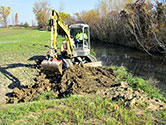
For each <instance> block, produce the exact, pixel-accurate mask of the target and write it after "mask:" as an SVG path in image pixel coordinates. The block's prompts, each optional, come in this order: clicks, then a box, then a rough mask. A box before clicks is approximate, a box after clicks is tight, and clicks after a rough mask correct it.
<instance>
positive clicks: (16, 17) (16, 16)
mask: <svg viewBox="0 0 166 125" xmlns="http://www.w3.org/2000/svg"><path fill="white" fill-rule="evenodd" d="M15 25H18V13H16V14H15Z"/></svg>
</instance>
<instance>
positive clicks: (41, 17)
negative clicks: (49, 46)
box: [33, 1, 51, 29]
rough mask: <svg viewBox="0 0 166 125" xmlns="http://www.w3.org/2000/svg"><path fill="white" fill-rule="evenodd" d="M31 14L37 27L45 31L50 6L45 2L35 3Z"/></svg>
mask: <svg viewBox="0 0 166 125" xmlns="http://www.w3.org/2000/svg"><path fill="white" fill-rule="evenodd" d="M33 12H34V14H35V16H36V19H37V23H38V26H40V27H41V28H43V29H47V27H48V20H49V17H50V14H51V7H50V4H49V3H48V2H47V1H40V2H35V3H34V6H33Z"/></svg>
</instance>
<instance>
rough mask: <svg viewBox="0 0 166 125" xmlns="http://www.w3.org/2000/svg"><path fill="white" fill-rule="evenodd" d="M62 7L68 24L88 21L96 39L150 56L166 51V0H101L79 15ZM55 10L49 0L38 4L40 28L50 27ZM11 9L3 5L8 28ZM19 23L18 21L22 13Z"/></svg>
mask: <svg viewBox="0 0 166 125" xmlns="http://www.w3.org/2000/svg"><path fill="white" fill-rule="evenodd" d="M152 2H153V3H152ZM60 8H61V11H60V12H59V14H60V16H61V18H62V19H63V20H64V21H65V23H66V24H68V25H70V24H73V23H86V24H88V25H89V26H90V30H91V38H92V39H93V40H94V41H99V42H105V43H110V44H118V45H123V46H129V47H135V48H139V49H142V50H144V51H146V52H147V53H148V54H149V55H151V52H160V53H164V54H166V38H165V37H166V30H165V29H166V4H165V1H164V0H163V1H160V2H158V1H156V0H154V1H152V0H128V1H124V0H100V1H99V2H98V4H97V6H96V7H95V8H94V9H92V10H89V11H83V12H78V13H75V16H71V15H70V14H67V13H64V12H62V8H63V7H62V6H61V7H60ZM51 10H52V7H51V6H50V3H49V2H48V1H40V2H35V3H34V6H33V13H34V14H35V17H36V20H37V24H38V26H39V27H40V28H43V29H47V28H48V24H49V21H48V20H49V17H50V14H51ZM10 11H11V8H10V7H6V8H5V7H4V6H2V7H1V8H0V22H1V23H2V24H3V25H4V26H5V27H7V22H8V20H7V17H8V15H9V14H10ZM15 23H16V24H18V13H16V15H15ZM26 25H28V24H27V23H26Z"/></svg>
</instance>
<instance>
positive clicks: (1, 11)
mask: <svg viewBox="0 0 166 125" xmlns="http://www.w3.org/2000/svg"><path fill="white" fill-rule="evenodd" d="M10 12H11V8H10V7H6V8H5V7H4V6H1V8H0V20H1V23H2V24H3V25H4V27H5V28H7V26H8V16H9V14H10Z"/></svg>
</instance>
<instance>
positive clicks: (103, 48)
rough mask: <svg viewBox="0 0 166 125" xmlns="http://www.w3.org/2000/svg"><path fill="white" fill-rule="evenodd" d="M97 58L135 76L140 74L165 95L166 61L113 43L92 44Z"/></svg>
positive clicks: (105, 64) (107, 64)
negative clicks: (121, 67) (125, 69)
mask: <svg viewBox="0 0 166 125" xmlns="http://www.w3.org/2000/svg"><path fill="white" fill-rule="evenodd" d="M92 48H93V49H94V51H95V52H96V57H97V59H98V60H100V61H102V64H103V65H104V66H110V65H117V66H124V67H126V68H127V69H128V70H129V71H130V72H132V73H133V74H134V75H135V76H141V77H143V78H144V79H146V80H148V82H149V83H150V84H153V85H155V86H156V87H158V88H159V89H160V91H161V92H162V93H163V92H164V93H165V94H164V96H166V62H164V61H162V60H161V59H160V60H159V59H158V58H156V56H155V57H151V56H149V55H148V54H146V53H145V52H142V51H138V50H134V49H129V48H125V47H121V46H115V45H102V44H101V45H92Z"/></svg>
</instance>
